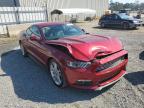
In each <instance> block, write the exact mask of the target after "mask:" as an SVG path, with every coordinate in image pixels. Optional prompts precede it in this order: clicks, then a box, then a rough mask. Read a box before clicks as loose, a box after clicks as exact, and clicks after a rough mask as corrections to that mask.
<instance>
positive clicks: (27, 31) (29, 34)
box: [26, 28, 32, 36]
mask: <svg viewBox="0 0 144 108" xmlns="http://www.w3.org/2000/svg"><path fill="white" fill-rule="evenodd" d="M26 33H27V35H28V36H31V34H32V32H31V31H30V28H28V29H27V30H26Z"/></svg>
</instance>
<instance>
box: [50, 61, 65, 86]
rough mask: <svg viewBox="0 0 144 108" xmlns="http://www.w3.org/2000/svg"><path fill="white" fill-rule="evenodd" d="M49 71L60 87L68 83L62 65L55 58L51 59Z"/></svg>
mask: <svg viewBox="0 0 144 108" xmlns="http://www.w3.org/2000/svg"><path fill="white" fill-rule="evenodd" d="M49 71H50V74H51V77H52V80H53V82H54V84H55V85H56V86H58V87H60V88H63V87H66V86H67V83H66V80H65V77H64V73H63V71H62V69H61V67H60V65H59V64H58V63H57V62H56V61H55V60H54V59H52V60H50V63H49Z"/></svg>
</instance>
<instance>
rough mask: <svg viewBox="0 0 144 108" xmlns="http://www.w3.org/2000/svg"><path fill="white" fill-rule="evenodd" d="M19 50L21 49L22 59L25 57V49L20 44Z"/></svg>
mask: <svg viewBox="0 0 144 108" xmlns="http://www.w3.org/2000/svg"><path fill="white" fill-rule="evenodd" d="M20 49H21V53H22V55H23V56H24V57H27V51H26V49H25V48H24V46H23V45H22V44H21V43H20Z"/></svg>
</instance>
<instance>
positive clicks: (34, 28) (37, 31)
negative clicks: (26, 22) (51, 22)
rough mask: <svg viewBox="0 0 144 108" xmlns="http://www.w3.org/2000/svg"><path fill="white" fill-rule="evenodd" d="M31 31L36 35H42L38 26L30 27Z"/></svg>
mask: <svg viewBox="0 0 144 108" xmlns="http://www.w3.org/2000/svg"><path fill="white" fill-rule="evenodd" d="M30 31H31V32H32V33H33V34H35V35H36V36H40V31H39V29H38V27H36V26H32V27H31V28H30Z"/></svg>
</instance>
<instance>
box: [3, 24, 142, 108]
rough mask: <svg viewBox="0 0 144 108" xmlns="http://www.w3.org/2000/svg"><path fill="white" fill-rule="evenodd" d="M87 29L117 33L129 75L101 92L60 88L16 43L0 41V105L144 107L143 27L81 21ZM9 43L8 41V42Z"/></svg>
mask: <svg viewBox="0 0 144 108" xmlns="http://www.w3.org/2000/svg"><path fill="white" fill-rule="evenodd" d="M78 25H80V26H81V27H82V28H85V30H86V31H88V32H92V33H96V34H100V35H106V36H117V37H119V38H120V39H121V41H122V42H123V44H124V47H125V49H126V50H128V51H129V64H128V67H127V74H126V75H125V77H124V78H122V79H121V80H120V81H119V82H118V83H116V84H115V85H114V86H113V87H110V88H107V89H104V90H102V91H99V92H98V91H87V90H79V89H74V88H70V87H68V88H65V89H59V88H57V87H55V86H54V85H53V83H52V81H51V80H50V77H49V75H48V74H47V72H46V70H45V69H44V68H43V67H42V66H40V65H39V64H37V63H35V62H33V60H31V59H30V58H24V57H22V56H21V54H20V50H19V49H15V50H12V48H13V47H15V46H17V42H16V41H15V40H13V41H10V42H9V41H7V42H6V43H5V44H2V42H4V41H3V40H2V41H0V53H1V54H2V53H3V52H7V51H9V52H8V53H6V54H3V55H1V65H0V108H144V27H141V28H140V29H138V30H121V29H114V30H112V29H100V28H99V27H96V22H91V23H79V24H78ZM7 43H8V44H7Z"/></svg>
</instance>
